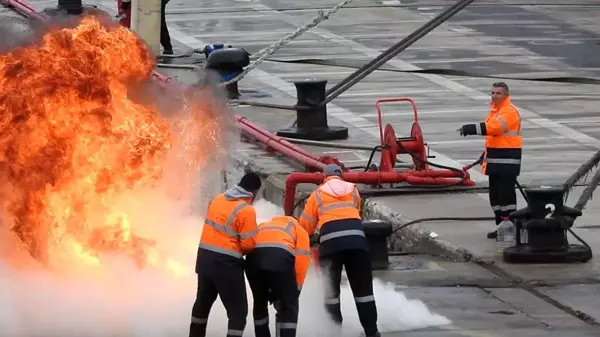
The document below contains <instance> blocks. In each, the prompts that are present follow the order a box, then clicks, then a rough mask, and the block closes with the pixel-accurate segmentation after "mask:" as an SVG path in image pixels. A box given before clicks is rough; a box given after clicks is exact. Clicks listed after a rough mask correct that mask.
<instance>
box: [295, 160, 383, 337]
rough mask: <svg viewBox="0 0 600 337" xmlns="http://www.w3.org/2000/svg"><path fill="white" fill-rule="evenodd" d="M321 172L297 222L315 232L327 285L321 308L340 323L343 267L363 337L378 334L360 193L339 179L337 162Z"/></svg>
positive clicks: (340, 170)
mask: <svg viewBox="0 0 600 337" xmlns="http://www.w3.org/2000/svg"><path fill="white" fill-rule="evenodd" d="M323 173H324V174H325V181H324V182H323V184H322V185H321V186H319V188H317V189H316V190H315V191H314V192H312V194H311V195H310V197H309V198H308V200H307V202H306V206H305V208H304V212H303V213H302V216H301V217H300V225H302V227H304V229H306V231H307V232H308V234H309V235H313V234H317V235H319V264H320V265H321V268H323V269H324V270H325V271H326V273H325V274H326V278H327V281H328V287H329V289H327V290H328V291H326V298H325V308H326V309H327V312H328V313H329V314H330V316H331V318H332V319H333V320H334V322H336V323H338V324H340V325H341V324H342V312H341V308H340V284H341V282H342V267H345V268H346V274H347V276H348V281H349V283H350V288H351V289H352V293H353V295H354V301H355V302H356V309H357V311H358V316H359V319H360V323H361V325H362V327H363V329H364V331H365V334H366V337H374V336H380V334H379V332H378V329H377V307H376V305H375V297H374V296H373V275H372V274H373V273H372V271H371V255H370V253H369V248H368V244H367V240H366V238H365V233H364V230H363V224H362V220H361V217H360V195H359V194H358V190H357V189H356V187H355V186H354V184H351V183H348V182H345V181H343V180H342V178H341V177H342V169H341V168H340V167H339V166H338V165H335V164H330V165H327V166H325V169H324V170H323Z"/></svg>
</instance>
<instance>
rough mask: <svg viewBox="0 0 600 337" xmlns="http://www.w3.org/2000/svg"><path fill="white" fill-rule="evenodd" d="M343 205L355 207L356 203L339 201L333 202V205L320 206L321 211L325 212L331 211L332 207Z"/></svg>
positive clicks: (341, 206) (343, 206) (342, 206)
mask: <svg viewBox="0 0 600 337" xmlns="http://www.w3.org/2000/svg"><path fill="white" fill-rule="evenodd" d="M345 207H356V204H355V203H352V202H339V203H335V204H333V205H328V206H325V207H322V208H321V212H327V211H331V210H332V209H337V208H345Z"/></svg>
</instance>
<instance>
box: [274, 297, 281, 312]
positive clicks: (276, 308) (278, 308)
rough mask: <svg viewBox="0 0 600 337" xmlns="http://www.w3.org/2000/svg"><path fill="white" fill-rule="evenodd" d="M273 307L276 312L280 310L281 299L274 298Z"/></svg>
mask: <svg viewBox="0 0 600 337" xmlns="http://www.w3.org/2000/svg"><path fill="white" fill-rule="evenodd" d="M273 307H275V310H277V312H281V301H280V300H276V301H275V302H274V303H273Z"/></svg>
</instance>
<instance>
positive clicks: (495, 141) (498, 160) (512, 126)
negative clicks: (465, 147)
mask: <svg viewBox="0 0 600 337" xmlns="http://www.w3.org/2000/svg"><path fill="white" fill-rule="evenodd" d="M476 128H477V129H476V130H477V134H478V135H483V136H485V152H484V154H483V163H482V171H483V173H484V174H487V175H510V176H518V175H519V174H520V173H521V156H522V148H523V137H522V136H521V133H522V129H521V115H520V114H519V110H518V109H517V107H516V106H514V105H513V104H512V102H511V99H510V96H509V97H507V98H505V99H504V100H503V101H502V102H500V103H499V104H494V103H490V113H489V114H488V116H487V118H486V120H485V122H483V123H480V124H476Z"/></svg>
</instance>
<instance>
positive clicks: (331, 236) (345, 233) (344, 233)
mask: <svg viewBox="0 0 600 337" xmlns="http://www.w3.org/2000/svg"><path fill="white" fill-rule="evenodd" d="M353 235H357V236H362V237H364V236H365V232H363V231H361V230H359V229H349V230H345V231H338V232H333V233H329V234H325V235H323V236H321V238H320V240H319V242H320V243H323V242H325V241H327V240H331V239H336V238H339V237H342V236H353Z"/></svg>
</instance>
